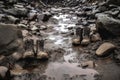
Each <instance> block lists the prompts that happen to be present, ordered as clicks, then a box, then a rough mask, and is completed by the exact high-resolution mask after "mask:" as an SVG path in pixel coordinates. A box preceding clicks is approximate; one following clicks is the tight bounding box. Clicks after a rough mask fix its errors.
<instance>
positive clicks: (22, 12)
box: [3, 8, 28, 17]
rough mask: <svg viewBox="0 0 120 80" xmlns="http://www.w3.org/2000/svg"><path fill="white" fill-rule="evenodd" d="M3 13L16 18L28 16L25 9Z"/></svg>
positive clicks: (8, 10) (9, 10)
mask: <svg viewBox="0 0 120 80" xmlns="http://www.w3.org/2000/svg"><path fill="white" fill-rule="evenodd" d="M3 11H4V12H5V13H7V14H10V15H13V16H16V17H22V16H27V14H28V10H27V9H26V8H11V9H3Z"/></svg>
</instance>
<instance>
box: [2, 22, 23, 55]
mask: <svg viewBox="0 0 120 80" xmlns="http://www.w3.org/2000/svg"><path fill="white" fill-rule="evenodd" d="M0 37H1V38H0V48H1V50H0V53H1V54H2V53H3V54H4V55H5V51H7V52H9V51H11V50H13V51H14V49H15V48H18V47H19V46H20V43H19V39H20V41H22V38H23V36H22V32H21V31H20V30H19V29H17V26H16V25H13V24H2V23H1V24H0Z"/></svg>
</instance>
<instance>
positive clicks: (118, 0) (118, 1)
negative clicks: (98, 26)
mask: <svg viewBox="0 0 120 80" xmlns="http://www.w3.org/2000/svg"><path fill="white" fill-rule="evenodd" d="M107 4H115V5H120V0H107Z"/></svg>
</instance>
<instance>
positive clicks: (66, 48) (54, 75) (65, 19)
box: [14, 12, 120, 80]
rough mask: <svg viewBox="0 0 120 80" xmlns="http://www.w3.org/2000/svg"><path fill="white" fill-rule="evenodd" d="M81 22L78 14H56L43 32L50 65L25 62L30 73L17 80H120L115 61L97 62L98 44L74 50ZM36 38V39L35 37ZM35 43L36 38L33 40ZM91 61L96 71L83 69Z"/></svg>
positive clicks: (105, 59) (38, 62)
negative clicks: (77, 28)
mask: <svg viewBox="0 0 120 80" xmlns="http://www.w3.org/2000/svg"><path fill="white" fill-rule="evenodd" d="M78 20H79V18H78V17H77V16H76V15H75V14H70V13H60V12H58V13H57V14H55V15H54V16H53V17H52V18H51V19H50V20H49V21H48V22H47V23H46V24H47V26H48V29H47V30H43V31H41V33H42V36H43V37H44V38H45V51H46V52H48V53H49V55H50V58H49V60H47V61H36V60H29V59H28V60H26V62H25V61H20V62H18V63H19V64H22V63H24V65H23V67H24V68H25V69H27V70H28V71H29V73H27V74H22V75H19V76H16V77H14V80H120V67H119V65H117V64H116V63H115V62H114V60H113V58H111V57H107V58H96V57H95V56H94V54H95V50H96V49H93V48H94V47H96V45H97V44H99V43H101V42H97V43H91V45H88V46H87V47H82V46H77V47H75V46H73V45H72V39H73V38H75V37H76V36H75V35H74V32H75V31H74V28H75V27H76V23H77V22H78ZM36 38H37V37H36ZM34 39H35V38H34ZM89 60H92V61H94V62H95V63H96V67H94V68H82V67H81V66H80V65H81V63H82V62H84V61H89Z"/></svg>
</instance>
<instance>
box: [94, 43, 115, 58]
mask: <svg viewBox="0 0 120 80" xmlns="http://www.w3.org/2000/svg"><path fill="white" fill-rule="evenodd" d="M115 48H116V46H115V45H114V44H112V43H109V42H106V43H103V44H102V45H100V47H99V48H98V49H97V50H96V55H97V56H100V57H101V56H107V55H109V54H111V52H112V51H113V50H115Z"/></svg>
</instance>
